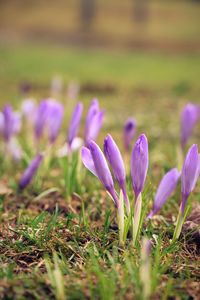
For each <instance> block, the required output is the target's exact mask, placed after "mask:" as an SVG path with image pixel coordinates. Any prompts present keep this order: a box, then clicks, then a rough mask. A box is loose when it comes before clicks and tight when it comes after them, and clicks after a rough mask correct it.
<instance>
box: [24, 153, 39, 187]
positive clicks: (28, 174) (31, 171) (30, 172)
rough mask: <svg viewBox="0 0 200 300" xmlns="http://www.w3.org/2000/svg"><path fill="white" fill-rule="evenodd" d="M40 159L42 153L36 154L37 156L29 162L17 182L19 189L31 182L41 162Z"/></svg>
mask: <svg viewBox="0 0 200 300" xmlns="http://www.w3.org/2000/svg"><path fill="white" fill-rule="evenodd" d="M42 159H43V155H42V154H37V156H36V157H35V158H34V159H33V160H32V161H31V162H30V164H29V166H28V167H27V169H26V170H25V172H24V174H23V175H22V178H21V180H20V182H19V188H20V189H21V190H23V189H24V188H25V187H26V186H27V185H28V184H29V183H30V182H31V180H32V178H33V177H34V176H35V174H36V172H37V170H38V168H39V166H40V164H41V162H42Z"/></svg>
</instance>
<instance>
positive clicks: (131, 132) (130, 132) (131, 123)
mask: <svg viewBox="0 0 200 300" xmlns="http://www.w3.org/2000/svg"><path fill="white" fill-rule="evenodd" d="M136 125H137V124H136V121H135V119H133V118H129V119H128V120H127V121H126V123H125V126H124V132H123V140H124V148H125V150H126V151H128V150H129V147H130V144H131V142H132V140H133V138H134V136H135V133H136Z"/></svg>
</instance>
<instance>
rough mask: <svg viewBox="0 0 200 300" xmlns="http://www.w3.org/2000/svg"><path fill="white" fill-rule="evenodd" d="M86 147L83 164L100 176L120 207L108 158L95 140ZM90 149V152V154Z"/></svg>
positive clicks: (83, 152)
mask: <svg viewBox="0 0 200 300" xmlns="http://www.w3.org/2000/svg"><path fill="white" fill-rule="evenodd" d="M86 149H87V148H86V147H83V148H82V161H83V164H84V165H85V167H86V168H87V169H89V170H90V171H91V172H92V173H93V174H95V175H97V176H98V178H99V180H100V181H101V183H102V184H103V185H104V187H105V189H106V190H107V191H108V192H109V194H110V195H111V196H112V199H113V201H114V202H115V204H116V206H117V207H118V206H119V203H118V198H117V195H116V192H115V188H114V182H113V179H112V175H111V173H110V170H109V168H108V164H107V162H106V159H105V157H104V155H103V152H102V151H101V149H100V148H99V146H98V145H97V144H96V143H95V142H94V141H90V142H89V144H88V150H86ZM88 151H89V152H90V154H89V152H88Z"/></svg>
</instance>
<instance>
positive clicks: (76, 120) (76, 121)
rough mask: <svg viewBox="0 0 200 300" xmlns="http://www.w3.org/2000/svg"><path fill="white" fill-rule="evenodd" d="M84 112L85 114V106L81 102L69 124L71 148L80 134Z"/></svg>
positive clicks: (69, 143) (68, 140) (68, 139)
mask: <svg viewBox="0 0 200 300" xmlns="http://www.w3.org/2000/svg"><path fill="white" fill-rule="evenodd" d="M82 112H83V104H82V103H81V102H79V103H78V104H77V105H76V107H75V109H74V111H73V114H72V118H71V121H70V124H69V130H68V138H67V142H68V145H69V147H71V145H72V142H73V140H74V138H75V137H76V135H77V133H78V130H79V126H80V121H81V116H82Z"/></svg>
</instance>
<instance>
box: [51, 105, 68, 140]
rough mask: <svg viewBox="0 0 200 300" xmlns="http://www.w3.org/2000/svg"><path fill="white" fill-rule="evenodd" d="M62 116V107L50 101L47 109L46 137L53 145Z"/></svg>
mask: <svg viewBox="0 0 200 300" xmlns="http://www.w3.org/2000/svg"><path fill="white" fill-rule="evenodd" d="M63 114H64V108H63V105H62V104H60V103H59V102H56V101H51V102H50V103H49V107H48V120H47V128H48V136H49V141H50V143H51V144H53V143H54V142H55V140H56V138H57V136H58V133H59V131H60V127H61V123H62V119H63Z"/></svg>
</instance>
